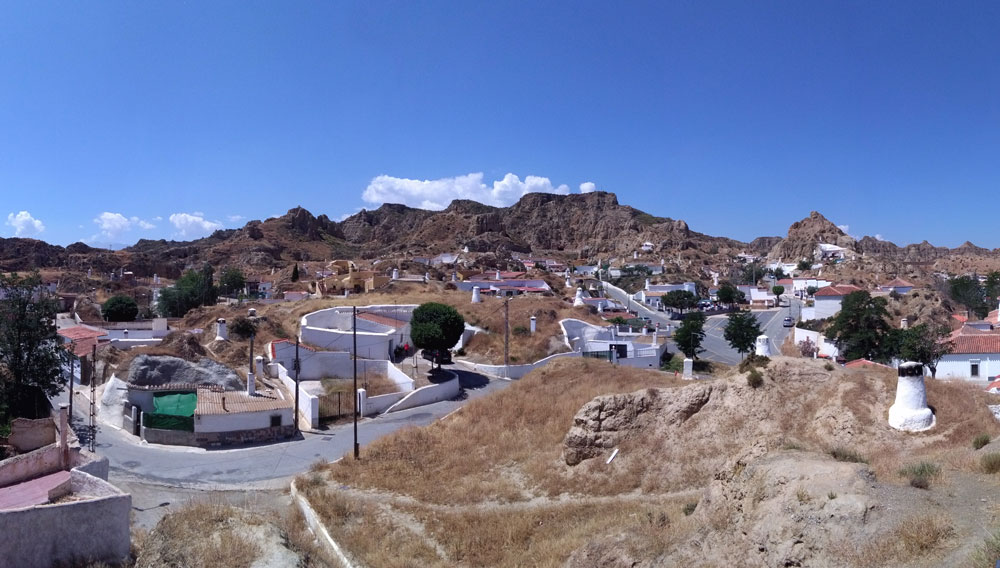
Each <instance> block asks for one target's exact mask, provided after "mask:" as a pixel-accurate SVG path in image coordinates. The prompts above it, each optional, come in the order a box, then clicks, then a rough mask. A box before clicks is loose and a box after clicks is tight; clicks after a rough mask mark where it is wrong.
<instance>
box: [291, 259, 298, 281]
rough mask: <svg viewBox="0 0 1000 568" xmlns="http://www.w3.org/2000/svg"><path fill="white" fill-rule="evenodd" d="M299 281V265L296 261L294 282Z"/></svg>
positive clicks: (293, 273)
mask: <svg viewBox="0 0 1000 568" xmlns="http://www.w3.org/2000/svg"><path fill="white" fill-rule="evenodd" d="M298 281H299V265H298V264H297V263H296V265H295V266H294V267H293V268H292V282H298Z"/></svg>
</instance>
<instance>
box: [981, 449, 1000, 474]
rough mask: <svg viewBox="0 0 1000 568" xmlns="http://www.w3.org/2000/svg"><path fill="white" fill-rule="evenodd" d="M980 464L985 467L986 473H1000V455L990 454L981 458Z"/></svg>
mask: <svg viewBox="0 0 1000 568" xmlns="http://www.w3.org/2000/svg"><path fill="white" fill-rule="evenodd" d="M979 464H980V465H981V466H983V471H985V472H986V473H996V472H998V471H1000V453H997V452H990V453H988V454H986V455H984V456H983V457H981V458H979Z"/></svg>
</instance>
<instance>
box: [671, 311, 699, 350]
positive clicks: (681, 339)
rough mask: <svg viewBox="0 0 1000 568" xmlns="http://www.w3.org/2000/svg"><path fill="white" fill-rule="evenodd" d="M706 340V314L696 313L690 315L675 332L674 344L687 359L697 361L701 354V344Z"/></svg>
mask: <svg viewBox="0 0 1000 568" xmlns="http://www.w3.org/2000/svg"><path fill="white" fill-rule="evenodd" d="M704 339H705V314H703V313H701V312H694V313H691V314H688V316H687V317H686V318H684V321H683V322H681V325H680V327H678V328H677V331H675V332H674V343H676V344H677V348H678V349H680V350H681V353H684V356H685V357H689V358H691V359H697V358H698V353H701V352H702V351H703V349H702V348H701V342H702V341H703V340H704Z"/></svg>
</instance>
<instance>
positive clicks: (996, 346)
mask: <svg viewBox="0 0 1000 568" xmlns="http://www.w3.org/2000/svg"><path fill="white" fill-rule="evenodd" d="M951 341H952V349H951V352H952V353H961V354H986V353H1000V333H989V334H982V335H972V334H960V335H956V336H954V337H953V338H952V340H951Z"/></svg>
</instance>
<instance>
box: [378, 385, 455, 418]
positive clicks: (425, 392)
mask: <svg viewBox="0 0 1000 568" xmlns="http://www.w3.org/2000/svg"><path fill="white" fill-rule="evenodd" d="M460 392H462V386H461V384H459V381H458V376H456V377H455V378H454V379H452V380H450V381H447V382H444V383H440V384H436V385H428V386H426V387H420V388H419V389H417V390H415V391H413V392H411V393H409V394H407V395H406V396H405V397H403V398H402V400H400V401H399V402H397V403H396V404H394V405H392V406H390V407H389V408H388V409H386V412H396V411H397V410H406V409H407V408H415V407H417V406H424V405H425V404H431V403H434V402H440V401H442V400H451V399H453V398H455V397H456V396H458V393H460Z"/></svg>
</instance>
